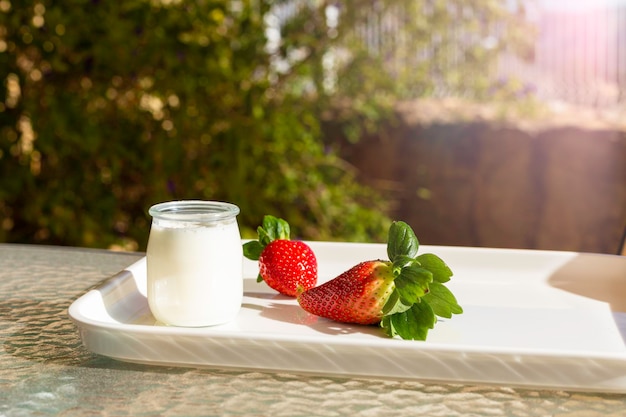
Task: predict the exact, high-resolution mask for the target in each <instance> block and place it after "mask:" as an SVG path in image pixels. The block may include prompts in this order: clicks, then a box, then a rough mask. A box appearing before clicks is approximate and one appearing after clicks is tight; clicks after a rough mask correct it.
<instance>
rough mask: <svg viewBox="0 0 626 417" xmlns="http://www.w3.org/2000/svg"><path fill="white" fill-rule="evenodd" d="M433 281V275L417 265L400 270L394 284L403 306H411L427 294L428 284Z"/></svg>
mask: <svg viewBox="0 0 626 417" xmlns="http://www.w3.org/2000/svg"><path fill="white" fill-rule="evenodd" d="M432 281H433V274H432V273H431V272H430V271H429V270H427V269H424V268H422V267H420V266H418V265H409V266H406V267H404V268H402V271H401V272H400V275H398V276H397V277H396V278H395V280H394V284H395V286H396V289H395V291H397V292H398V295H399V296H400V299H401V300H402V302H403V303H404V304H408V305H411V304H413V303H416V302H418V301H419V299H420V298H421V297H422V296H424V295H425V294H426V293H427V292H428V284H429V283H431V282H432Z"/></svg>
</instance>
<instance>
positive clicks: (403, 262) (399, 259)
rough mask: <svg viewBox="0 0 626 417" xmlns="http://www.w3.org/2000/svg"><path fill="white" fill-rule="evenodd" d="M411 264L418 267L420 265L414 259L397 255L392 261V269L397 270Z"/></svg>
mask: <svg viewBox="0 0 626 417" xmlns="http://www.w3.org/2000/svg"><path fill="white" fill-rule="evenodd" d="M411 264H415V265H420V263H419V262H418V261H417V260H416V259H415V258H413V257H411V256H407V255H397V256H396V258H395V259H394V260H393V266H394V268H399V270H400V269H402V268H404V267H405V266H407V265H411Z"/></svg>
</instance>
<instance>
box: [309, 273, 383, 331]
mask: <svg viewBox="0 0 626 417" xmlns="http://www.w3.org/2000/svg"><path fill="white" fill-rule="evenodd" d="M394 278H395V277H394V275H393V271H392V269H391V262H383V261H366V262H361V263H360V264H358V265H356V266H354V267H352V268H351V269H349V270H347V271H346V272H344V273H343V274H341V275H339V276H338V277H337V278H335V279H333V280H331V281H328V282H326V283H324V284H322V285H320V286H319V287H316V288H313V289H311V290H308V291H305V292H303V293H302V294H300V296H299V297H298V302H299V303H300V306H301V307H302V308H303V309H305V310H306V311H308V312H309V313H312V314H315V315H316V316H322V317H326V318H329V319H332V320H335V321H340V322H343V323H358V324H374V323H378V322H380V320H381V319H382V317H383V307H384V305H385V303H386V302H387V300H388V299H389V296H390V295H391V293H392V291H393V289H394V285H393V280H394Z"/></svg>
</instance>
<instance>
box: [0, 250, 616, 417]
mask: <svg viewBox="0 0 626 417" xmlns="http://www.w3.org/2000/svg"><path fill="white" fill-rule="evenodd" d="M142 256H143V254H142V253H122V252H111V251H104V250H92V249H80V248H67V247H50V246H36V245H13V244H0V416H2V417H4V416H24V415H29V416H30V415H58V414H62V415H71V416H76V415H78V416H80V415H89V416H93V415H143V416H153V415H154V416H156V415H159V416H168V415H185V416H193V415H202V416H212V415H215V416H218V415H219V416H224V415H250V416H270V415H271V416H290V417H292V416H344V415H350V416H373V415H383V414H391V413H393V415H394V416H416V415H424V416H446V417H455V416H515V417H524V416H542V417H545V416H559V417H593V416H598V417H599V416H603V417H605V416H615V417H617V416H619V417H623V416H624V415H626V395H620V394H603V393H585V392H566V391H542V390H531V389H519V388H514V387H494V386H479V385H461V384H442V383H421V382H415V381H400V380H381V379H367V378H338V377H325V376H303V375H297V374H291V373H272V372H259V371H246V370H232V369H230V370H229V369H185V368H170V367H158V366H150V365H139V364H130V363H123V362H119V361H115V360H113V359H109V358H106V357H102V356H98V355H95V354H93V353H91V352H89V351H88V350H87V349H85V348H84V347H83V346H82V344H81V341H80V338H79V335H78V332H77V329H76V326H75V325H74V324H73V323H72V321H71V320H70V319H69V316H68V314H67V309H68V307H69V305H70V304H71V303H72V302H73V301H74V300H75V299H77V298H78V297H80V296H81V295H82V294H84V293H85V292H86V291H87V290H88V289H90V288H92V287H94V286H96V285H98V284H100V283H102V282H103V281H104V280H105V279H107V278H108V277H109V276H111V275H113V274H115V273H116V272H118V271H120V270H122V269H124V268H125V267H126V266H128V265H130V264H132V263H133V262H135V261H136V260H138V259H139V258H141V257H142Z"/></svg>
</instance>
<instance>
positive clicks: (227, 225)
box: [146, 201, 243, 327]
mask: <svg viewBox="0 0 626 417" xmlns="http://www.w3.org/2000/svg"><path fill="white" fill-rule="evenodd" d="M224 205H226V206H225V207H224ZM223 209H228V210H229V211H223ZM233 213H234V214H233ZM237 213H239V209H238V208H237V207H236V206H233V205H230V204H227V203H218V202H202V201H181V202H170V203H162V204H158V205H156V206H153V207H152V208H151V211H150V214H151V215H152V216H153V220H152V226H151V230H150V238H149V240H148V249H147V253H146V257H147V277H148V304H149V306H150V310H151V311H152V314H153V315H154V317H155V318H156V319H157V320H158V321H159V322H162V323H163V324H167V325H173V326H184V327H201V326H211V325H217V324H222V323H226V322H229V321H231V320H233V319H234V318H235V316H236V315H237V313H238V312H239V310H240V308H241V303H242V299H243V251H242V245H241V236H240V234H239V227H238V225H237V221H236V218H235V216H236V215H237Z"/></svg>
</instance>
